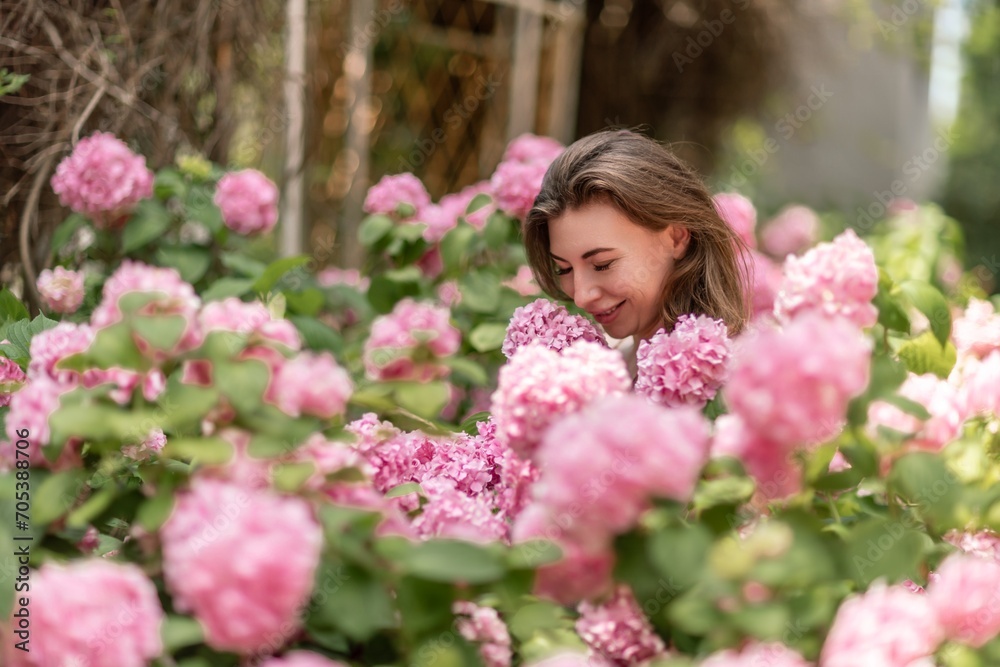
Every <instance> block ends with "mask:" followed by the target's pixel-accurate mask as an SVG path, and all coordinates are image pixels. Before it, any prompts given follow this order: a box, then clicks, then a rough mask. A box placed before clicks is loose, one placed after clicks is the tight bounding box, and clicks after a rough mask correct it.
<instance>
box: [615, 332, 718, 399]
mask: <svg viewBox="0 0 1000 667" xmlns="http://www.w3.org/2000/svg"><path fill="white" fill-rule="evenodd" d="M732 349H733V345H732V341H730V340H729V330H728V329H727V328H726V324H725V322H723V321H722V320H714V319H712V318H711V317H708V316H707V315H699V316H697V317H694V316H691V315H681V316H680V318H679V319H678V320H677V323H676V324H675V325H674V329H673V331H671V332H669V333H667V331H666V330H665V329H660V330H659V331H658V332H657V333H656V334H655V335H654V336H653V337H652V338H650V339H649V340H643V341H641V342H640V343H639V349H638V351H637V352H636V363H637V366H638V377H637V378H636V382H635V392H636V393H637V394H641V395H643V396H646V397H647V398H649V399H650V400H652V401H654V402H656V403H660V404H661V405H665V406H667V407H673V406H677V405H694V406H697V407H699V408H701V407H704V406H705V404H706V403H708V402H709V401H710V400H712V399H713V398H715V394H716V392H717V391H718V390H719V388H720V387H721V386H722V384H723V383H724V382H725V381H726V377H727V363H728V361H729V357H730V355H731V353H732Z"/></svg>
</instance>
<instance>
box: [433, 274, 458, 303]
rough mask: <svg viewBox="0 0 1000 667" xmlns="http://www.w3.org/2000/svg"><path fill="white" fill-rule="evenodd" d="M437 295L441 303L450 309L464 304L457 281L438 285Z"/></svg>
mask: <svg viewBox="0 0 1000 667" xmlns="http://www.w3.org/2000/svg"><path fill="white" fill-rule="evenodd" d="M437 294H438V299H440V300H441V303H443V304H444V305H445V306H447V307H449V308H451V307H452V306H456V305H458V304H459V303H461V302H462V292H461V291H460V290H459V289H458V281H457V280H448V281H445V282H443V283H441V284H440V285H438V288H437Z"/></svg>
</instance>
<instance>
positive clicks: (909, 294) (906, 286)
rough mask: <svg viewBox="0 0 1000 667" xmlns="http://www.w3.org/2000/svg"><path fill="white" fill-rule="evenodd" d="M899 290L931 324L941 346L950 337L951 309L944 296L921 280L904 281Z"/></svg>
mask: <svg viewBox="0 0 1000 667" xmlns="http://www.w3.org/2000/svg"><path fill="white" fill-rule="evenodd" d="M899 289H900V290H901V291H902V293H903V294H904V295H905V296H906V298H908V299H909V300H910V302H911V303H912V304H913V305H914V306H915V307H916V308H917V310H919V311H920V312H921V313H923V314H924V315H925V316H926V317H927V319H928V320H929V321H930V324H931V331H933V332H934V336H935V337H936V338H937V340H938V342H939V343H940V344H941V345H942V346H943V345H946V344H947V343H948V336H950V335H951V309H950V308H949V307H948V301H947V300H946V299H945V298H944V295H943V294H941V292H939V291H938V289H937V288H936V287H934V286H933V285H931V284H929V283H926V282H924V281H922V280H906V281H904V282H902V283H900V284H899Z"/></svg>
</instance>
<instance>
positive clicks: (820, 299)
mask: <svg viewBox="0 0 1000 667" xmlns="http://www.w3.org/2000/svg"><path fill="white" fill-rule="evenodd" d="M784 271H785V277H784V280H783V281H782V284H781V291H780V292H779V293H778V298H777V300H776V302H775V304H774V311H775V315H777V316H778V318H779V319H782V320H788V319H789V318H791V317H793V316H795V315H796V314H798V313H801V312H804V311H807V310H814V311H819V312H821V313H825V314H827V315H840V316H842V317H846V318H847V319H849V320H851V321H852V322H854V323H855V324H856V325H857V326H859V327H870V326H872V325H873V324H875V321H876V320H877V319H878V310H876V308H875V306H873V305H872V303H871V301H872V299H874V298H875V295H876V294H877V293H878V269H877V268H876V266H875V255H874V254H873V253H872V249H871V248H870V247H869V246H868V244H867V243H865V242H864V241H862V240H861V239H860V238H858V235H857V234H855V233H854V230H853V229H848V230H847V231H845V232H843V233H842V234H840V235H839V236H837V237H836V238H835V239H834V240H833V241H832V242H830V243H821V244H819V245H818V246H816V247H815V248H812V249H810V250H809V251H808V252H806V253H805V254H803V255H802V256H800V257H795V256H790V257H788V258H787V259H786V260H785V266H784Z"/></svg>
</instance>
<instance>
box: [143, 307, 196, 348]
mask: <svg viewBox="0 0 1000 667" xmlns="http://www.w3.org/2000/svg"><path fill="white" fill-rule="evenodd" d="M132 326H133V328H134V329H135V332H136V334H138V335H139V336H140V337H141V338H142V339H143V340H144V341H146V342H147V343H149V345H150V346H151V347H153V348H154V349H157V350H172V349H174V347H176V345H177V343H179V342H180V340H181V336H183V335H184V331H185V330H186V329H187V326H188V323H187V320H185V319H184V317H182V316H181V315H137V316H136V317H135V318H133V320H132Z"/></svg>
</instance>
